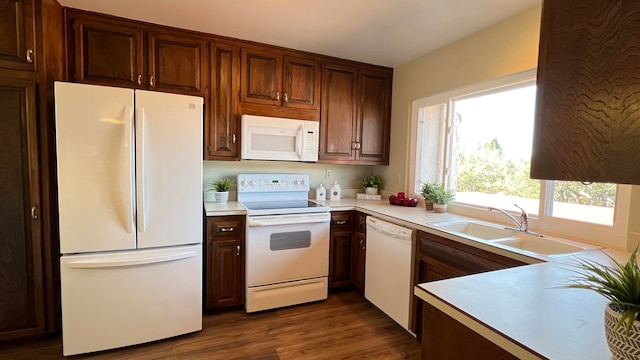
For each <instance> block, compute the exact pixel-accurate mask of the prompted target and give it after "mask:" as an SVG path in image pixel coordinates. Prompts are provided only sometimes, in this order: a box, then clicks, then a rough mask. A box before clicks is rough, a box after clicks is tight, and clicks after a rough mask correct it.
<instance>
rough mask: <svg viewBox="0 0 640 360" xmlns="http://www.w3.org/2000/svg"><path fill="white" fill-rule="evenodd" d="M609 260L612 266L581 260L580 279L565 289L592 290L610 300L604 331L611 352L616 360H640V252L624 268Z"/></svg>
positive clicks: (605, 314) (606, 308) (578, 271)
mask: <svg viewBox="0 0 640 360" xmlns="http://www.w3.org/2000/svg"><path fill="white" fill-rule="evenodd" d="M607 256H608V257H609V259H610V261H611V265H603V264H600V263H598V262H596V261H593V260H585V259H578V260H577V262H576V264H575V267H576V268H577V269H576V270H575V272H576V273H577V275H576V276H575V277H574V278H572V279H571V282H572V283H571V284H569V285H566V286H564V287H567V288H577V289H588V290H593V291H595V292H597V293H598V294H600V295H602V296H604V297H605V298H607V299H608V300H609V301H610V302H609V303H608V304H607V305H606V307H605V313H604V319H605V321H604V327H605V335H606V338H607V343H608V345H609V350H611V353H612V354H613V356H614V358H615V359H640V269H639V268H638V260H637V256H638V248H636V249H635V250H634V251H633V253H631V256H630V257H629V260H628V261H627V262H626V263H625V264H622V263H620V262H618V261H616V260H615V259H613V258H612V257H611V256H609V255H607Z"/></svg>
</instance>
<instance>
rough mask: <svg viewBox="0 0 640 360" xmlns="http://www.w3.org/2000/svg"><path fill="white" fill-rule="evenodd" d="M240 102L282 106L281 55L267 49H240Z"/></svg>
mask: <svg viewBox="0 0 640 360" xmlns="http://www.w3.org/2000/svg"><path fill="white" fill-rule="evenodd" d="M241 55H242V63H241V69H242V71H241V75H240V78H241V83H240V101H242V102H248V103H254V104H262V105H277V106H279V105H280V104H282V96H283V89H282V54H281V53H278V52H274V51H269V50H267V49H260V48H255V47H244V48H242V49H241Z"/></svg>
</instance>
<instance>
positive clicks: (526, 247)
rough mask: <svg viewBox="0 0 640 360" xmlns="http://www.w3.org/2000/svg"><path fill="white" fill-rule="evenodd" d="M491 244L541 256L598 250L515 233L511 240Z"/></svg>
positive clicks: (592, 247)
mask: <svg viewBox="0 0 640 360" xmlns="http://www.w3.org/2000/svg"><path fill="white" fill-rule="evenodd" d="M492 243H495V244H502V245H504V246H507V247H511V248H516V249H520V250H523V251H528V252H532V253H535V254H541V255H566V254H573V253H578V252H582V251H587V250H595V249H600V248H599V247H597V246H593V245H588V244H582V243H579V242H575V241H570V240H566V239H560V238H556V237H552V236H545V237H539V236H534V235H530V234H526V233H517V234H515V235H514V236H513V237H512V238H507V239H497V240H493V241H492Z"/></svg>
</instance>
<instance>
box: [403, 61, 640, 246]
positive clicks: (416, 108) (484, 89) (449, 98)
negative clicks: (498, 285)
mask: <svg viewBox="0 0 640 360" xmlns="http://www.w3.org/2000/svg"><path fill="white" fill-rule="evenodd" d="M535 79H536V69H530V70H526V71H523V72H520V73H516V74H512V75H507V76H504V77H500V78H497V79H492V80H488V81H483V82H479V83H475V84H471V85H468V86H463V87H460V88H457V89H453V90H450V91H447V92H444V93H441V94H437V95H434V96H430V97H426V98H422V99H417V100H414V101H412V102H411V113H410V121H411V122H410V126H408V131H409V136H408V138H409V144H408V149H409V152H408V159H407V160H408V164H409V165H410V166H408V171H407V185H408V188H409V189H410V191H413V192H415V193H417V194H419V193H420V189H419V187H418V183H417V177H416V175H417V169H416V167H417V163H416V161H417V149H418V146H419V145H418V129H419V127H418V122H419V120H420V115H421V114H420V112H421V111H422V110H421V109H423V108H426V107H430V106H436V105H441V104H446V109H447V111H448V110H449V109H451V108H452V105H453V100H460V99H464V98H468V97H473V96H476V95H478V94H479V93H490V92H492V91H494V90H495V91H496V92H498V91H502V90H508V89H510V88H517V87H522V86H523V85H524V84H526V83H530V82H532V81H535ZM452 121H453V114H451V111H448V115H446V119H445V123H444V124H442V125H441V128H440V131H441V132H442V133H443V134H445V136H444V139H441V140H440V141H441V143H439V144H438V153H439V155H438V156H439V159H438V162H437V165H436V166H437V168H436V169H435V170H432V171H430V173H432V174H435V175H434V178H433V179H430V180H429V181H439V182H442V183H444V184H445V186H447V187H449V186H450V184H451V183H452V178H451V177H452V174H451V169H452V166H453V164H452V162H453V161H455V159H452V156H451V151H449V149H450V146H451V142H452V139H451V137H452V136H451V131H450V126H451V123H452ZM442 126H446V130H445V129H443V128H442ZM444 131H446V133H444ZM547 181H549V180H540V201H539V208H538V214H537V215H533V216H530V217H529V226H530V228H532V229H535V230H536V231H538V232H541V233H544V234H549V235H556V236H561V237H565V238H570V239H576V240H581V241H587V242H591V243H595V244H600V245H604V246H614V247H619V248H625V247H626V244H627V227H628V223H629V211H630V204H631V186H630V185H621V184H618V185H617V189H616V205H615V208H614V219H613V225H612V226H607V225H602V224H595V223H589V222H581V221H576V220H569V219H563V218H558V217H554V216H552V215H547V212H546V210H547V208H548V206H547V204H546V201H547V199H545V197H547V196H548V195H547V184H548V183H547ZM551 201H552V198H551ZM449 211H450V212H452V213H456V214H459V215H464V216H469V217H474V218H479V219H483V220H487V221H491V222H498V223H505V224H509V225H511V224H510V223H509V222H510V220H509V219H508V218H507V217H506V216H504V215H503V214H499V213H495V212H489V211H488V209H487V208H486V207H481V206H476V205H470V204H463V203H460V202H457V201H453V202H452V203H451V204H449ZM512 214H513V215H514V216H518V215H519V213H515V212H514V213H512Z"/></svg>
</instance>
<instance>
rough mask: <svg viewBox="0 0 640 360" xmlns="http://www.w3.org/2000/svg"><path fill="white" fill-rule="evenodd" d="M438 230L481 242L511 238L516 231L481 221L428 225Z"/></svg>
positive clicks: (446, 222)
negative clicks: (477, 239)
mask: <svg viewBox="0 0 640 360" xmlns="http://www.w3.org/2000/svg"><path fill="white" fill-rule="evenodd" d="M429 225H432V226H434V227H436V228H438V229H441V230H444V231H446V232H449V233H452V234H456V235H461V236H463V237H472V238H479V239H483V240H495V239H504V238H510V237H512V236H513V235H514V234H515V233H517V231H515V230H510V229H507V228H505V227H504V226H500V225H494V224H489V223H485V222H481V221H467V220H461V221H445V222H438V223H430V224H429Z"/></svg>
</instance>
